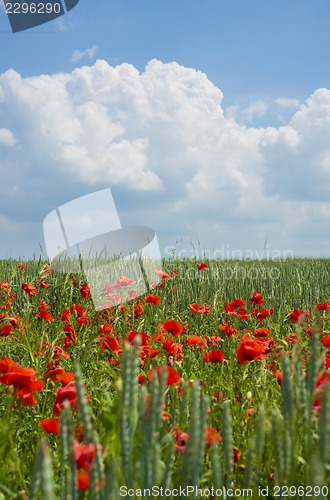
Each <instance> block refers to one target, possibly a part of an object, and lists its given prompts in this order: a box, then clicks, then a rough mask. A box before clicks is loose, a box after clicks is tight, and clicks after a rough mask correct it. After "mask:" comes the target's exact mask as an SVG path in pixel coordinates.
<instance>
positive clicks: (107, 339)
mask: <svg viewBox="0 0 330 500" xmlns="http://www.w3.org/2000/svg"><path fill="white" fill-rule="evenodd" d="M98 338H99V339H101V347H102V350H103V351H106V350H110V351H112V352H114V353H115V354H120V353H121V352H123V350H122V348H121V346H120V343H119V340H118V338H117V337H114V336H112V335H105V334H104V333H102V334H101V335H99V337H98Z"/></svg>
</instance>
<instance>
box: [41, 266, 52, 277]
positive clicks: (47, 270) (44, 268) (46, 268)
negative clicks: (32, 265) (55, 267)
mask: <svg viewBox="0 0 330 500" xmlns="http://www.w3.org/2000/svg"><path fill="white" fill-rule="evenodd" d="M42 272H43V273H44V275H45V276H49V275H50V274H51V272H52V268H51V267H50V265H49V264H44V265H43V266H42Z"/></svg>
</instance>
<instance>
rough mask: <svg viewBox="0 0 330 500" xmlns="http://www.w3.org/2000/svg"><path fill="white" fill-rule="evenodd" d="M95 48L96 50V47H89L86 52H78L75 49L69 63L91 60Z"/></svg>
mask: <svg viewBox="0 0 330 500" xmlns="http://www.w3.org/2000/svg"><path fill="white" fill-rule="evenodd" d="M97 48H98V47H97V45H93V46H92V47H89V48H88V49H86V50H78V49H77V50H75V51H74V52H73V53H72V56H71V61H72V62H78V61H80V60H81V59H84V58H88V59H93V57H94V56H95V54H96V51H97Z"/></svg>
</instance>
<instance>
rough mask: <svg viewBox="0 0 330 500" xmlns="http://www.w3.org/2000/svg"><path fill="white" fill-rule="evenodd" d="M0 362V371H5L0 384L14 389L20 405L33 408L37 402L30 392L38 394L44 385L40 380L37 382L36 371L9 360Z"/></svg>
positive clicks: (0, 377) (4, 359) (5, 359)
mask: <svg viewBox="0 0 330 500" xmlns="http://www.w3.org/2000/svg"><path fill="white" fill-rule="evenodd" d="M1 361H2V362H1V364H0V371H3V370H4V369H5V370H7V371H6V372H5V373H4V374H3V375H1V376H0V382H1V383H3V384H6V385H12V386H13V387H14V390H15V395H16V396H17V397H18V398H19V400H20V402H21V404H23V405H25V406H35V405H36V404H37V401H36V399H35V397H34V396H33V395H32V392H40V391H41V390H42V389H43V388H44V385H45V383H44V382H43V381H42V380H37V373H36V371H35V370H34V369H33V368H29V367H23V366H20V365H19V364H18V363H14V362H12V360H10V359H9V358H3V359H2V360H1ZM13 363H14V364H13ZM8 370H9V371H8Z"/></svg>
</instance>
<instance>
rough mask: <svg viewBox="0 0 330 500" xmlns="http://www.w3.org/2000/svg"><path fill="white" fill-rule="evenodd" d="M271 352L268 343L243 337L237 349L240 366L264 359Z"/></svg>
mask: <svg viewBox="0 0 330 500" xmlns="http://www.w3.org/2000/svg"><path fill="white" fill-rule="evenodd" d="M268 351H269V345H268V343H267V342H261V341H260V340H257V339H251V338H250V337H243V338H242V341H241V342H240V344H239V345H238V346H237V349H236V356H237V359H238V362H239V363H240V364H245V363H248V362H249V361H253V360H254V359H264V358H265V354H266V353H267V352H268Z"/></svg>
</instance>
